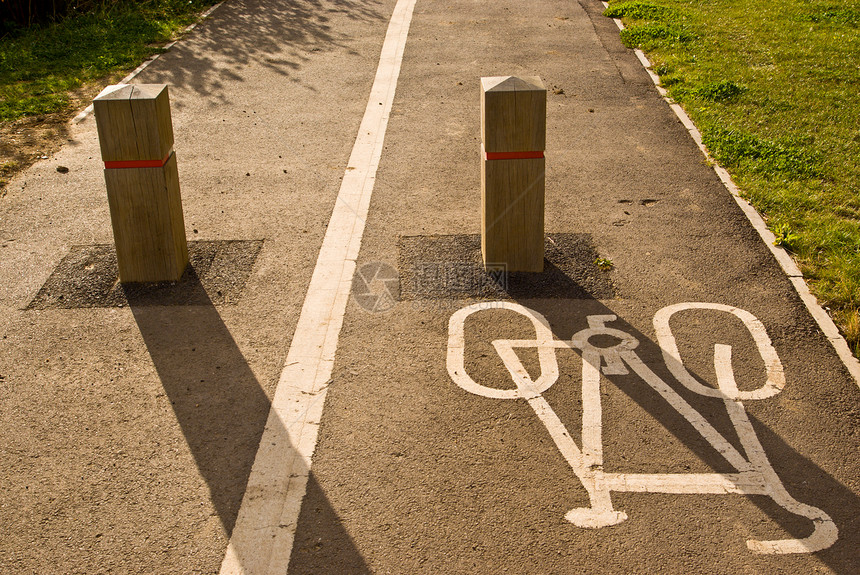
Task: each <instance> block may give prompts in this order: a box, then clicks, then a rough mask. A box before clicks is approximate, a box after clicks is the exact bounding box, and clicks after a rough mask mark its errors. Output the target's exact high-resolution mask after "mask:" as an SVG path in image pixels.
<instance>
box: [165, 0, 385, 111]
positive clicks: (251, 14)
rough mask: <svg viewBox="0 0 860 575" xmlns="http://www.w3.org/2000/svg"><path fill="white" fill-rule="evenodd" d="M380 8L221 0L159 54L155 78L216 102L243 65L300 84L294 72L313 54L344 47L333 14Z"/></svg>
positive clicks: (344, 0)
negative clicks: (189, 34)
mask: <svg viewBox="0 0 860 575" xmlns="http://www.w3.org/2000/svg"><path fill="white" fill-rule="evenodd" d="M380 8H381V4H380V2H377V1H373V0H290V1H288V2H284V1H282V0H245V1H238V2H235V1H229V2H224V4H223V5H222V6H220V7H219V8H218V9H217V11H216V12H215V13H214V14H213V15H212V17H211V18H209V19H207V20H205V21H204V22H201V23H200V25H198V26H197V27H196V28H195V30H194V35H193V37H192V38H191V39H189V40H188V41H186V42H180V43H179V44H176V45H175V46H173V47H172V48H171V49H170V50H169V52H168V53H166V54H164V55H163V56H162V57H161V59H162V60H163V62H164V64H165V65H163V66H160V67H159V74H160V81H162V82H165V83H168V84H172V85H175V86H181V87H183V88H187V89H191V90H193V91H194V92H196V93H197V94H199V95H201V96H205V97H206V98H209V99H213V100H214V101H215V102H217V103H225V102H227V99H226V96H225V95H224V91H223V85H224V82H225V81H242V79H243V76H244V72H243V69H244V68H245V67H247V66H249V65H252V64H253V65H262V66H264V67H266V68H269V69H271V70H273V71H274V72H276V73H277V74H279V75H281V76H283V77H284V78H285V79H287V80H289V81H292V82H296V83H302V82H301V80H300V78H299V77H298V72H299V71H300V70H301V68H302V66H303V65H304V64H305V63H306V62H307V61H309V60H310V59H311V58H312V57H314V56H315V55H316V53H320V52H328V51H332V50H334V49H336V48H345V47H346V46H347V41H348V40H349V39H350V37H349V35H348V34H346V33H345V32H343V31H342V30H341V29H340V28H339V27H338V25H337V23H333V22H332V20H333V19H334V18H337V17H341V16H344V17H346V18H348V19H349V20H354V21H359V22H369V21H375V20H381V19H382V18H383V16H382V14H381V12H380ZM350 53H354V52H350ZM308 87H309V88H311V89H313V88H312V87H310V86H308Z"/></svg>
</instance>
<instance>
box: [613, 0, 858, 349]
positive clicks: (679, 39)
mask: <svg viewBox="0 0 860 575" xmlns="http://www.w3.org/2000/svg"><path fill="white" fill-rule="evenodd" d="M605 14H606V15H607V16H611V17H614V18H621V19H622V20H623V21H624V23H625V25H626V26H627V30H624V31H623V32H622V33H621V38H622V41H623V42H624V43H625V44H626V45H627V46H629V47H631V48H642V49H643V50H644V51H645V52H646V54H647V55H648V57H649V59H650V60H651V62H652V63H653V65H654V71H655V72H656V73H657V74H658V75H659V76H660V82H661V84H662V85H663V86H664V87H665V88H666V89H667V90H668V91H669V96H670V97H671V98H673V99H674V100H675V101H677V102H678V103H680V104H681V105H682V106H683V107H684V109H685V110H686V111H687V113H688V114H689V115H690V117H691V118H692V120H693V121H694V122H695V123H696V125H697V126H698V127H699V130H700V131H701V132H702V136H703V140H704V143H705V145H706V146H707V148H708V150H709V151H710V153H711V155H712V156H713V157H714V158H715V159H716V160H717V161H718V162H720V164H721V165H723V166H724V167H725V168H726V169H728V170H729V172H731V174H732V177H733V178H734V179H735V182H736V183H737V184H738V186H739V187H740V189H741V190H742V194H743V195H744V197H745V198H746V199H747V200H749V201H750V202H751V203H752V204H753V205H754V206H755V207H756V209H757V210H758V211H759V212H760V213H761V214H762V216H763V217H764V218H765V221H766V222H767V223H768V226H769V227H770V228H771V230H772V231H773V232H774V233H775V234H776V236H777V243H778V245H781V246H783V247H785V248H786V249H788V250H789V251H790V252H791V253H792V254H793V256H794V257H795V259H796V260H797V261H798V263H799V265H800V267H801V269H802V270H803V273H804V276H805V277H806V278H807V280H808V281H809V283H810V286H811V289H812V291H813V293H814V294H815V295H816V296H817V297H818V299H819V302H820V303H821V304H822V305H823V306H825V308H826V309H828V310H829V311H830V313H831V315H832V316H833V318H834V320H835V321H836V323H837V325H838V326H839V328H840V329H841V330H842V332H843V334H844V335H845V337H846V339H847V340H848V343H849V345H850V346H851V349H852V350H853V352H854V354H855V355H856V356H858V357H860V311H858V310H860V160H858V158H860V90H858V88H857V87H858V86H860V2H858V0H771V1H770V2H765V3H762V2H758V1H753V0H731V1H729V0H712V1H708V2H705V1H703V0H633V1H626V2H625V1H623V0H622V1H619V0H614V1H613V2H611V3H610V6H609V8H608V9H607V10H606V12H605Z"/></svg>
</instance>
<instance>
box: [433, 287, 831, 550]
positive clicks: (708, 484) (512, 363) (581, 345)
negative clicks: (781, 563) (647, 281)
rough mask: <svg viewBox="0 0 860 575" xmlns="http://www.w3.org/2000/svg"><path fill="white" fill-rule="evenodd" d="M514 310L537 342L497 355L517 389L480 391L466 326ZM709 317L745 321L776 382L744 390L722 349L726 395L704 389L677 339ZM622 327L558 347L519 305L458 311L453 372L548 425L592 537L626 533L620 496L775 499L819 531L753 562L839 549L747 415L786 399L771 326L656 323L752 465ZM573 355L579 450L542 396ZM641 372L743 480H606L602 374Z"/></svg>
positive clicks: (718, 356)
mask: <svg viewBox="0 0 860 575" xmlns="http://www.w3.org/2000/svg"><path fill="white" fill-rule="evenodd" d="M489 309H506V310H509V311H513V312H516V313H519V314H520V315H523V316H525V317H527V318H529V319H530V320H531V321H532V325H533V326H534V328H535V339H530V340H501V339H499V340H494V341H493V342H492V343H493V347H494V348H495V349H496V351H497V353H498V354H499V356H500V357H501V359H502V361H503V362H504V364H505V367H506V368H507V369H508V371H509V372H510V375H511V378H512V379H513V381H514V384H515V385H516V387H515V388H514V389H499V388H493V387H486V386H483V385H480V384H478V383H477V382H475V380H473V379H472V378H471V377H470V376H469V374H468V373H467V372H466V368H465V345H466V344H465V322H466V318H467V317H469V316H470V315H472V314H473V313H477V312H479V311H485V310H489ZM691 309H706V310H715V311H722V312H726V313H730V314H732V315H734V316H735V317H736V318H738V319H740V320H741V321H742V322H743V323H744V325H745V326H746V327H747V329H748V330H749V332H750V334H751V335H752V337H753V339H754V341H755V343H756V347H757V349H758V352H759V354H760V355H761V357H762V359H763V360H764V363H765V369H766V372H767V381H766V382H765V384H764V385H763V386H762V387H760V388H758V389H756V390H753V391H739V389H738V386H737V382H736V381H735V376H734V371H733V369H732V359H731V357H732V356H731V353H732V348H731V346H729V345H724V344H716V345H715V346H714V366H715V369H716V376H717V387H715V388H714V387H707V386H705V385H702V384H701V383H700V382H699V381H698V380H696V379H695V378H694V377H693V376H692V374H690V372H689V371H688V370H687V368H686V367H685V366H684V364H683V362H682V360H681V357H680V354H679V352H678V347H677V344H676V341H675V337H674V335H673V334H672V331H671V329H670V327H669V320H670V319H671V317H672V316H673V315H674V314H675V313H677V312H679V311H683V310H691ZM616 319H617V317H616V316H614V315H591V316H588V318H587V320H588V327H587V328H586V329H583V330H581V331H579V332H578V333H576V334H575V335H574V336H573V337H572V338H571V339H570V340H569V341H561V340H556V339H554V336H553V334H552V329H551V328H550V325H549V323H548V322H547V320H546V318H545V317H544V316H543V315H541V314H540V313H539V312H537V311H535V310H532V309H529V308H527V307H524V306H522V305H520V304H516V303H512V302H492V303H487V302H483V303H477V304H473V305H470V306H466V307H464V308H462V309H460V310H458V311H457V312H455V313H454V314H453V315H452V316H451V319H450V321H449V324H448V352H447V367H448V374H449V375H450V376H451V379H452V380H453V381H454V383H456V384H457V385H458V386H459V387H461V388H462V389H464V390H465V391H468V392H469V393H472V394H475V395H479V396H482V397H487V398H491V399H524V400H526V401H527V402H528V404H529V405H530V406H531V408H532V409H533V410H534V412H535V414H536V415H537V416H538V418H539V419H540V420H541V422H542V423H543V424H544V426H546V428H547V431H548V432H549V434H550V436H551V437H552V439H553V441H554V442H555V444H556V447H557V448H558V450H559V452H560V453H561V455H562V456H563V457H564V459H565V460H566V461H567V463H568V464H569V465H570V467H571V469H572V470H573V472H574V474H576V476H577V478H578V479H579V481H580V482H581V483H582V485H583V487H584V488H585V490H586V491H587V493H588V497H589V502H590V507H583V508H577V509H572V510H570V511H569V512H568V513H567V514H566V515H565V518H566V519H567V520H568V521H570V522H571V523H573V524H574V525H577V526H579V527H583V528H592V529H597V528H601V527H606V526H610V525H616V524H618V523H621V522H622V521H624V520H626V519H627V514H626V513H625V512H623V511H619V510H616V509H614V508H613V506H612V499H611V493H612V492H613V491H615V492H639V493H671V494H738V495H766V496H768V497H770V498H771V499H772V500H773V501H774V502H775V503H776V504H777V505H779V506H780V507H782V508H783V509H785V510H786V511H788V512H790V513H792V514H794V515H798V516H801V517H805V518H807V519H809V520H810V521H812V524H813V528H814V529H813V532H812V534H810V535H809V536H808V537H805V538H799V539H780V540H770V541H762V540H756V539H751V540H748V541H747V542H746V543H747V547H748V548H749V549H750V550H751V551H752V552H753V553H759V554H785V553H812V552H815V551H819V550H821V549H826V548H828V547H830V546H831V545H833V543H834V542H836V540H837V539H838V537H839V532H838V529H837V527H836V525H835V524H834V523H833V520H832V519H831V518H830V516H828V515H827V514H826V513H825V512H824V511H822V510H821V509H818V508H817V507H813V506H811V505H807V504H805V503H801V502H799V501H797V500H796V499H794V498H793V497H792V496H791V495H790V494H789V493H788V491H786V489H785V487H784V486H783V484H782V481H781V480H780V478H779V476H778V475H777V474H776V472H775V471H774V469H773V467H772V466H771V464H770V462H769V461H768V458H767V454H766V453H765V451H764V448H763V447H762V445H761V442H760V441H759V439H758V436H757V435H756V433H755V430H754V429H753V427H752V424H751V423H750V420H749V417H748V416H747V413H746V409H745V408H744V405H743V403H742V401H743V400H755V399H765V398H768V397H772V396H774V395H776V394H778V393H779V392H780V391H782V389H783V387H784V386H785V375H784V373H783V368H782V363H781V362H780V360H779V357H778V356H777V354H776V350H775V349H774V347H773V344H772V343H771V340H770V338H769V337H768V335H767V331H766V330H765V328H764V326H763V325H762V323H761V322H760V321H759V320H758V319H757V318H756V317H755V316H753V315H752V314H750V313H749V312H747V311H744V310H742V309H739V308H735V307H731V306H727V305H722V304H713V303H681V304H676V305H672V306H668V307H665V308H663V309H661V310H659V311H658V312H657V313H656V314H655V316H654V328H655V332H656V335H657V343H658V345H659V346H660V349H661V350H662V353H663V359H664V361H665V362H666V365H667V367H668V368H669V371H670V372H671V373H672V375H673V376H674V377H675V378H676V379H677V380H678V381H679V382H680V383H681V384H682V385H684V386H685V387H686V388H687V389H689V390H690V391H692V392H694V393H696V394H699V395H703V396H706V397H714V398H718V399H720V400H722V401H723V403H724V405H725V408H726V411H727V413H728V416H729V418H730V420H731V422H732V425H733V426H734V428H735V431H736V432H737V435H738V437H739V439H740V443H741V446H742V447H743V451H744V453H745V454H746V456H744V455H742V454H741V453H740V452H739V451H738V450H737V449H736V448H735V447H734V446H733V445H731V443H729V441H727V440H726V439H725V437H723V436H722V435H721V434H720V433H719V432H718V431H717V430H716V429H715V428H714V427H713V426H712V425H711V424H710V423H709V422H708V421H707V420H706V419H705V418H704V417H703V416H702V415H701V414H700V413H699V412H698V411H696V409H695V408H693V407H692V406H691V405H690V404H689V403H688V402H687V401H686V400H684V398H683V397H681V395H679V394H678V393H677V392H676V391H675V390H674V389H672V387H670V386H669V385H668V384H667V383H666V382H665V381H664V380H663V379H661V378H660V377H659V376H658V375H656V374H655V373H654V372H653V371H652V370H651V369H650V368H649V367H648V366H647V365H646V364H645V363H644V362H643V361H642V360H641V359H640V358H639V356H638V355H637V354H636V352H635V349H636V347H637V346H638V345H639V341H638V340H637V339H636V338H635V337H633V336H632V335H630V334H628V333H626V332H623V331H621V330H618V329H614V328H610V327H606V324H607V323H609V322H612V321H615V320H616ZM597 335H608V336H612V337H614V338H616V339H617V340H619V343H617V344H616V345H613V346H610V347H597V346H595V345H593V344H592V343H590V342H589V340H590V339H591V338H592V337H594V336H597ZM517 348H537V351H538V360H539V363H540V368H541V373H540V376H539V377H538V378H537V380H535V381H532V379H531V377H530V375H529V373H528V372H527V371H526V369H525V368H524V367H523V365H522V362H521V361H520V359H519V357H518V356H517V354H516V351H515V350H516V349H517ZM558 348H569V349H574V350H579V351H580V352H581V354H582V360H583V361H582V440H581V441H582V448H581V449H580V447H579V446H577V444H576V442H575V441H574V440H573V438H572V437H571V435H570V433H569V432H568V430H567V428H566V427H565V426H564V424H563V423H562V421H561V420H560V419H559V418H558V416H557V415H556V414H555V412H554V411H553V409H552V407H551V406H550V405H549V403H548V402H547V401H546V399H544V397H543V396H542V393H543V392H545V391H546V390H547V389H549V388H550V387H551V386H552V385H553V384H554V383H555V382H556V380H557V379H558V376H559V371H558V362H557V359H556V355H555V350H556V349H558ZM630 370H632V371H633V372H634V373H635V374H636V375H638V376H639V377H641V378H642V379H643V380H644V381H645V382H646V383H647V384H648V385H649V386H651V388H653V389H654V390H655V391H656V392H657V393H658V394H660V396H661V397H662V398H663V399H664V400H665V401H666V402H667V403H668V404H669V405H670V406H671V407H672V408H673V409H675V410H676V411H677V412H678V413H679V414H680V415H681V416H683V417H684V418H685V419H686V420H687V422H689V424H690V425H692V426H693V428H695V429H696V431H697V432H698V433H699V434H700V435H701V436H702V437H703V438H704V439H705V440H706V441H707V442H708V443H709V444H710V445H711V446H712V447H713V448H714V449H716V450H717V451H718V452H719V453H720V454H721V455H722V457H723V458H724V459H725V460H726V461H727V462H728V463H729V464H730V465H731V466H732V467H733V468H734V469H735V470H736V473H681V474H672V473H668V474H642V473H626V474H625V473H606V472H604V470H603V438H602V433H603V425H602V407H601V400H600V383H601V377H600V376H601V373H603V374H604V375H626V374H628V373H630Z"/></svg>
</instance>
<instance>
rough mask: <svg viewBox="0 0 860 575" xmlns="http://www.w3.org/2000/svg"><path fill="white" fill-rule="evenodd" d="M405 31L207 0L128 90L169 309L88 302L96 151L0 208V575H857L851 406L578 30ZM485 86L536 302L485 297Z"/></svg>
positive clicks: (50, 163) (492, 12) (103, 260)
mask: <svg viewBox="0 0 860 575" xmlns="http://www.w3.org/2000/svg"><path fill="white" fill-rule="evenodd" d="M408 4H412V3H411V2H408V1H404V0H401V1H400V2H395V0H385V1H381V2H379V1H371V0H367V1H364V0H320V1H314V2H310V1H296V2H283V1H275V0H246V1H244V2H240V1H233V0H230V1H228V2H226V3H225V4H224V5H222V6H221V7H220V8H218V9H217V10H216V11H215V12H214V13H213V14H212V16H211V17H210V18H209V19H208V20H206V21H205V22H204V23H202V24H201V25H200V26H198V27H197V28H196V29H195V30H194V32H193V33H192V34H191V35H189V36H188V37H187V38H185V39H184V40H183V41H181V42H180V43H178V44H176V45H175V46H174V47H173V48H171V50H170V51H169V52H168V53H166V54H164V55H163V56H162V57H160V58H159V59H158V60H156V61H155V62H154V63H152V64H151V65H150V66H148V67H147V68H146V69H145V70H144V71H143V72H142V73H141V74H139V75H138V76H137V77H136V78H135V80H134V81H135V82H139V83H167V84H169V85H170V96H171V101H172V105H173V108H172V109H173V122H174V130H175V133H176V146H175V147H176V153H177V159H178V162H179V172H180V181H181V186H182V197H183V209H184V214H185V222H186V228H187V235H188V239H189V241H191V242H192V248H191V253H192V262H193V264H194V265H193V272H194V273H193V274H190V275H189V276H187V277H186V278H185V279H184V280H183V282H181V284H180V285H178V286H173V287H170V288H169V289H164V288H161V289H155V290H153V289H123V288H121V287H120V286H118V285H116V282H115V277H114V276H112V275H111V274H112V270H113V268H112V267H111V265H115V263H111V259H110V244H111V242H112V236H111V230H110V217H109V212H108V206H107V202H106V201H105V200H106V198H105V193H104V183H103V174H102V170H101V166H100V162H99V154H98V142H97V135H96V130H95V123H94V121H93V120H92V118H89V119H87V120H84V121H83V122H81V123H80V124H78V125H77V126H76V127H75V128H74V130H73V132H72V135H71V140H70V142H69V143H68V145H67V146H65V147H64V148H63V149H62V150H61V151H60V152H58V153H57V154H56V155H55V156H54V157H52V158H50V159H49V160H46V161H42V162H40V163H38V164H36V165H35V166H34V167H33V168H32V169H30V170H28V171H27V172H26V173H24V174H22V175H21V176H20V177H18V178H17V179H16V180H15V181H13V182H12V184H11V185H10V186H9V192H8V194H7V196H6V197H5V198H3V199H2V201H0V211H2V217H0V245H2V248H0V259H2V266H0V285H2V288H3V289H2V290H0V332H2V338H3V339H2V342H0V393H2V396H0V397H2V401H0V434H2V437H3V439H2V441H0V572H3V573H15V574H18V573H21V574H23V573H88V574H91V573H218V572H221V573H232V572H245V573H249V574H250V573H283V572H285V571H287V570H288V571H287V572H289V573H290V574H299V573H337V574H340V573H504V572H507V573H577V574H588V573H594V574H598V573H601V574H602V573H666V574H670V573H750V574H781V573H792V574H794V573H837V574H846V575H847V574H853V573H857V572H858V571H860V555H858V552H857V549H858V543H860V541H858V538H860V535H858V533H860V530H858V516H860V497H858V494H860V483H858V479H857V477H858V467H860V465H858V460H857V453H858V447H860V436H858V429H860V427H858V423H860V412H858V408H857V406H858V405H860V391H858V385H857V382H856V381H855V380H854V379H853V378H852V377H851V375H850V374H849V373H848V370H847V369H846V367H845V366H844V365H843V363H842V362H841V361H840V359H839V357H838V356H837V355H836V353H835V352H834V350H833V347H832V346H831V343H830V342H829V341H828V337H827V336H826V335H825V334H823V333H822V332H821V329H820V328H819V326H818V324H816V322H815V321H814V320H813V318H812V317H811V315H810V313H809V311H808V310H807V308H806V307H805V306H804V304H803V302H802V301H801V299H800V297H799V296H798V294H797V292H796V290H795V288H794V286H793V285H792V282H791V281H790V279H789V278H788V277H787V276H786V274H785V272H784V271H783V270H782V269H781V268H780V266H779V264H778V263H777V261H776V260H775V259H774V256H773V254H772V253H771V251H770V250H769V249H768V246H767V245H766V244H765V243H764V242H763V241H762V239H761V237H760V236H759V234H758V233H757V232H756V231H755V229H754V228H753V226H752V224H751V223H750V222H749V220H748V219H747V218H746V216H745V215H744V213H743V211H742V210H741V208H740V207H739V206H738V204H737V203H736V201H735V199H734V198H733V197H732V195H731V193H730V192H729V191H728V190H727V189H726V187H725V185H724V184H723V182H721V181H720V179H719V178H718V176H717V174H715V172H714V170H713V169H712V167H711V166H709V165H708V163H707V162H706V161H705V159H704V157H703V156H702V154H701V152H700V151H699V149H698V148H697V146H696V144H695V142H694V141H693V139H692V138H691V137H690V135H689V133H688V131H687V129H686V128H684V126H683V125H682V124H681V123H680V122H679V120H678V119H677V117H676V116H675V114H674V113H673V112H672V110H671V109H670V108H669V106H668V105H667V103H666V102H665V101H664V100H663V99H662V98H661V96H660V95H659V93H658V91H657V90H656V88H655V87H654V85H653V83H652V81H651V79H650V78H649V76H648V74H647V73H646V71H645V70H644V69H643V68H642V65H641V63H640V62H639V60H637V58H636V56H635V55H634V54H633V53H632V52H631V51H629V50H627V49H625V48H624V47H623V46H622V45H621V43H620V41H619V39H618V30H617V28H616V26H615V24H614V23H613V22H612V21H611V20H610V19H607V18H605V17H603V16H602V15H601V11H602V4H600V3H599V2H596V1H593V0H581V1H580V2H572V1H568V0H564V1H563V0H540V1H537V2H529V3H524V2H514V1H512V0H498V1H495V2H474V1H471V0H446V1H444V2H442V1H437V0H417V2H414V12H411V13H408V14H407V13H406V12H404V6H406V5H408ZM410 9H411V6H410ZM392 22H400V25H401V28H398V30H400V31H401V35H400V36H399V40H398V38H393V39H392V40H389V38H392V37H393V36H397V34H393V33H392V31H391V30H393V29H394V28H393V26H394V24H390V23H392ZM403 26H405V28H403ZM406 30H408V36H407V35H406ZM390 42H393V44H390ZM398 42H399V44H398ZM392 45H394V46H398V45H399V46H400V49H401V51H400V52H398V51H397V50H394V51H392V52H390V53H389V52H388V51H387V50H388V48H389V47H390V46H392ZM380 54H383V57H382V58H380ZM389 56H390V57H389ZM384 70H387V72H384V73H383V72H380V71H384ZM501 75H518V76H540V77H541V78H542V79H543V80H544V82H545V83H546V85H547V87H548V88H549V91H548V102H547V114H548V116H547V151H546V158H547V159H546V165H547V172H546V232H547V244H546V246H547V252H546V253H547V264H546V271H545V272H544V273H543V274H541V275H540V276H539V277H537V278H535V277H523V276H519V275H515V274H511V275H509V276H505V277H501V278H495V279H492V278H491V279H488V277H487V275H486V274H484V273H483V272H482V271H481V267H480V237H479V233H480V171H479V170H480V162H479V151H480V100H479V89H480V78H481V77H483V76H501ZM382 88H384V90H382V91H378V90H381V89H382ZM394 88H396V91H394ZM380 95H381V97H379V98H377V96H380ZM377 99H378V100H379V101H377ZM377 106H379V107H380V108H379V110H377V109H376V107H377ZM368 119H370V120H368ZM365 132H366V133H365ZM365 135H368V136H372V137H371V138H370V139H369V140H367V141H365V140H364V139H363V138H364V136H365ZM383 136H384V138H383ZM58 166H65V167H67V168H69V171H68V172H67V173H60V172H58V171H57V169H56V168H57V167H58ZM356 181H358V183H357V184H356V183H355V182H356ZM354 188H355V189H357V190H359V191H360V193H359V194H358V195H357V196H356V198H359V199H356V200H355V201H354V202H353V200H352V199H350V198H352V196H350V195H349V194H350V193H352V191H353V189H354ZM362 205H363V206H364V207H363V208H362V207H361V206H362ZM359 247H360V249H359ZM321 254H322V255H321ZM597 258H603V259H605V260H609V261H611V262H612V267H611V269H601V268H600V267H598V266H597V265H596V264H595V260H597ZM332 266H335V267H332ZM353 272H354V273H353ZM344 286H346V287H345V288H344ZM344 290H346V291H344ZM350 290H351V291H350ZM329 292H331V294H330V301H329V299H326V298H328V297H329V295H327V294H329ZM319 302H328V303H325V306H324V309H322V308H321V307H320V306H322V305H323V304H321V303H319ZM321 309H322V311H320V310H321ZM340 310H343V311H342V312H341V311H340ZM316 337H322V340H321V341H322V343H320V345H319V346H317V345H316V343H314V342H315V341H316V340H314V338H316ZM315 346H316V347H319V349H320V350H322V351H319V352H318V353H317V352H314V353H310V352H309V351H308V349H309V347H310V348H311V351H313V350H315V349H316V347H315ZM327 349H330V351H331V354H330V356H329V355H327V353H328V352H327V351H326V350H327ZM311 372H312V373H311ZM305 381H307V385H308V387H303V385H304V382H305ZM303 396H307V397H309V398H311V399H308V400H307V403H299V402H301V401H304V400H303V399H302V397H303ZM292 402H295V405H298V406H299V407H297V408H295V410H298V411H290V410H291V409H293V407H291V406H292V405H293V403H292ZM298 412H300V413H301V417H299V416H297V415H295V414H296V413H298ZM273 454H274V455H273ZM273 477H274V479H272V478H273Z"/></svg>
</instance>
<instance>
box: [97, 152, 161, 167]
mask: <svg viewBox="0 0 860 575" xmlns="http://www.w3.org/2000/svg"><path fill="white" fill-rule="evenodd" d="M172 153H173V150H171V151H169V152H167V155H166V156H164V159H163V160H118V161H113V162H105V168H106V169H108V170H110V169H114V168H160V167H162V166H163V165H164V164H166V163H167V160H169V159H170V154H172Z"/></svg>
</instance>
